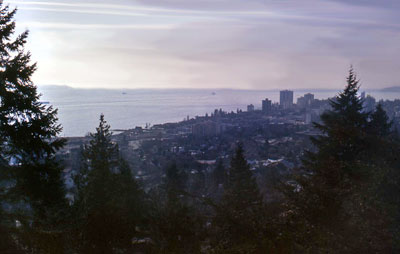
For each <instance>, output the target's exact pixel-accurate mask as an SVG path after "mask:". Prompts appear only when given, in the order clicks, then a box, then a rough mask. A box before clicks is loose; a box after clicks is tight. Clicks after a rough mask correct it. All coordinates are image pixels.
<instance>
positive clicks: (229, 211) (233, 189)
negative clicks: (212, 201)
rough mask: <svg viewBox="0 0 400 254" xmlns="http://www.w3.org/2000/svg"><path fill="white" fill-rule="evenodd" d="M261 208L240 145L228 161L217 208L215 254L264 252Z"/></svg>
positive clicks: (265, 242) (264, 242)
mask: <svg viewBox="0 0 400 254" xmlns="http://www.w3.org/2000/svg"><path fill="white" fill-rule="evenodd" d="M264 208H265V207H264V206H263V202H262V197H261V195H260V192H259V190H258V186H257V183H256V181H255V179H254V178H253V175H252V172H251V171H250V167H249V165H248V163H247V161H246V159H245V158H244V154H243V148H242V146H241V145H239V146H238V148H237V150H236V153H235V156H234V157H233V158H232V160H231V166H230V168H229V173H228V176H227V181H226V184H225V188H224V194H223V197H222V200H221V203H220V204H219V205H218V206H217V207H216V215H215V217H214V220H213V225H214V231H215V232H214V235H213V238H214V240H215V241H214V242H213V246H214V252H216V253H258V252H259V251H262V250H265V249H266V248H267V245H268V244H269V242H268V239H266V238H265V237H266V233H267V230H266V228H265V227H266V224H265V223H266V218H265V211H264V210H265V209H264Z"/></svg>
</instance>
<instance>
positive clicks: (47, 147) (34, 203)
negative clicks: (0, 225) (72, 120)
mask: <svg viewBox="0 0 400 254" xmlns="http://www.w3.org/2000/svg"><path fill="white" fill-rule="evenodd" d="M15 14H16V9H14V10H10V9H9V7H8V6H4V5H3V3H2V2H0V164H1V165H2V167H1V172H0V174H1V177H2V181H5V182H8V183H10V184H9V185H7V187H6V188H4V189H3V190H2V191H3V193H2V195H1V196H2V197H3V198H4V199H3V200H1V202H6V203H7V204H9V205H11V206H12V207H13V208H12V209H11V214H8V215H7V216H6V217H8V218H10V224H9V225H14V224H15V221H16V220H18V221H19V222H20V223H21V227H19V230H18V231H15V232H17V233H18V242H19V245H21V246H24V248H26V249H31V251H32V252H34V251H35V250H36V251H40V252H42V253H46V252H47V253H48V252H51V251H56V250H59V249H58V247H59V246H60V245H62V244H61V241H62V240H61V238H62V237H61V236H60V233H59V232H60V229H59V228H58V226H59V225H60V224H61V223H60V218H62V217H63V216H62V211H63V209H64V208H65V206H66V202H65V191H64V184H63V180H62V167H61V166H60V164H59V162H58V161H57V160H56V159H55V153H56V151H57V150H59V149H60V148H61V147H62V146H63V145H64V143H65V140H64V139H60V138H57V135H58V134H59V133H60V132H61V130H62V129H61V126H60V125H59V124H57V120H58V119H57V110H56V109H53V108H52V107H51V106H46V105H43V104H42V103H41V102H40V101H39V97H40V95H39V94H38V93H37V90H36V86H35V85H34V84H33V82H32V80H31V76H32V74H33V73H34V72H35V70H36V64H31V63H30V57H31V55H30V53H29V52H25V51H24V45H25V43H26V40H27V37H28V31H25V32H23V33H22V34H20V35H18V36H16V37H15V38H13V37H14V32H15V21H14V16H15ZM16 204H18V205H16ZM21 205H22V206H21ZM17 207H20V208H23V209H21V211H20V212H19V213H18V215H17V213H16V209H17ZM6 224H7V223H6ZM22 232H23V233H24V234H21V233H22ZM23 236H25V237H23ZM15 237H17V236H16V234H14V236H13V238H14V239H15ZM55 239H57V240H55Z"/></svg>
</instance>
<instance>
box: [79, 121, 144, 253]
mask: <svg viewBox="0 0 400 254" xmlns="http://www.w3.org/2000/svg"><path fill="white" fill-rule="evenodd" d="M111 135H112V133H111V132H110V126H109V125H108V124H107V122H106V121H105V120H104V115H101V116H100V123H99V127H97V128H96V133H94V134H91V135H90V136H91V138H92V140H91V141H90V143H89V145H86V146H85V148H84V151H83V156H82V157H83V161H82V168H81V170H80V171H79V172H78V174H77V175H76V177H75V179H74V180H75V184H76V189H77V191H76V195H75V203H74V208H75V213H76V218H77V221H78V223H77V224H76V225H75V230H74V232H75V234H76V236H77V239H76V241H75V242H74V247H75V248H76V250H77V251H78V252H79V253H119V252H120V251H127V250H130V249H131V248H132V238H133V237H134V236H137V232H136V227H138V226H140V220H141V216H142V214H141V210H142V209H141V206H142V205H143V204H141V202H142V198H143V193H142V191H141V190H140V188H139V186H138V184H137V183H136V181H135V180H134V178H133V177H132V174H131V172H130V169H129V167H128V165H127V163H126V162H125V161H124V160H123V159H122V158H121V157H120V155H119V149H118V146H117V144H115V143H114V142H113V141H112V140H111Z"/></svg>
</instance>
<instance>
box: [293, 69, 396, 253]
mask: <svg viewBox="0 0 400 254" xmlns="http://www.w3.org/2000/svg"><path fill="white" fill-rule="evenodd" d="M358 89H359V82H358V80H357V78H356V75H355V74H354V72H353V70H352V69H351V70H350V72H349V76H348V78H347V86H346V88H345V89H344V91H343V92H342V93H340V94H339V95H338V96H337V97H336V98H335V99H334V100H331V107H332V109H331V110H328V111H326V112H324V113H323V114H322V116H321V120H322V123H321V124H315V127H316V128H317V129H319V130H320V131H321V132H322V135H320V136H318V137H315V138H312V141H313V143H314V145H315V147H316V148H317V152H315V153H312V152H308V153H307V154H306V157H305V159H304V161H303V168H302V170H301V171H300V174H299V175H298V176H297V178H296V184H295V185H294V186H293V184H290V185H288V186H289V190H290V191H289V192H287V193H286V194H287V196H288V197H289V201H290V202H289V207H288V208H287V209H288V210H289V211H290V216H289V215H287V217H286V218H287V220H288V223H289V224H290V225H291V228H290V229H291V231H293V228H297V230H295V232H293V233H291V232H289V234H292V237H293V238H292V242H297V247H296V248H297V251H303V252H304V251H311V252H329V251H336V252H341V253H352V252H354V251H361V252H362V251H367V250H368V251H370V250H374V251H377V252H382V251H387V249H385V248H386V246H387V242H386V240H387V236H388V234H387V230H386V229H387V227H386V221H385V220H386V215H385V214H384V213H382V211H381V210H379V209H377V207H378V205H379V203H380V201H379V200H378V199H376V198H375V197H376V186H377V184H378V183H379V182H380V181H381V178H382V177H381V176H382V175H383V174H384V172H385V169H384V168H385V167H387V165H386V164H385V163H383V162H384V161H385V160H383V162H382V161H381V160H382V158H378V157H377V156H376V154H377V153H378V152H379V148H378V147H376V144H377V143H376V142H375V141H376V139H374V138H372V135H371V133H374V134H378V133H381V134H382V135H383V134H385V133H387V131H388V127H389V126H388V123H387V118H386V117H385V116H384V115H385V114H384V112H382V110H381V109H378V110H377V111H376V112H375V113H374V114H372V115H371V116H370V115H369V114H370V113H368V112H367V113H365V112H363V108H362V100H361V99H360V97H359V96H358V95H357V92H358ZM380 144H383V143H380ZM372 218H375V221H373V219H372ZM378 232H379V234H378ZM299 243H300V244H299Z"/></svg>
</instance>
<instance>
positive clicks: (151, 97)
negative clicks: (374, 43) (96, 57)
mask: <svg viewBox="0 0 400 254" xmlns="http://www.w3.org/2000/svg"><path fill="white" fill-rule="evenodd" d="M39 92H40V93H42V95H43V96H42V97H41V101H49V102H50V104H52V105H53V106H54V107H56V108H58V116H59V122H60V123H61V124H62V126H63V128H64V130H63V133H62V136H83V135H85V134H87V133H88V132H93V131H95V127H96V126H97V125H98V119H99V115H100V114H101V113H103V114H104V115H105V119H106V120H107V121H108V123H109V124H110V125H111V128H112V129H129V128H134V127H135V126H145V124H146V123H150V124H151V125H154V124H158V123H166V122H177V121H181V120H183V119H184V118H186V116H188V115H189V117H195V116H196V115H205V114H206V113H209V114H210V113H211V112H213V111H214V109H216V108H218V109H219V108H222V109H223V110H225V111H232V110H233V111H236V110H237V109H242V110H246V107H247V105H248V104H253V105H254V106H255V108H256V109H257V108H261V100H263V99H265V98H269V99H271V100H272V101H273V102H278V101H279V91H254V90H185V89H173V90H121V89H119V90H104V89H72V88H69V87H55V86H43V87H39ZM306 92H312V93H314V94H315V97H316V98H317V99H326V98H329V97H332V96H334V95H335V94H337V92H338V91H334V90H320V91H315V90H314V91H313V90H296V91H295V92H294V97H295V101H296V98H298V97H300V96H302V95H303V94H304V93H306ZM367 93H368V94H371V95H372V96H374V97H375V98H376V99H378V100H379V99H390V100H393V99H397V98H400V93H390V92H380V91H369V92H367Z"/></svg>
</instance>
